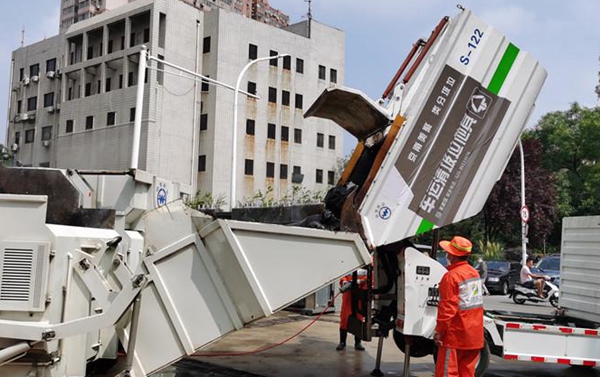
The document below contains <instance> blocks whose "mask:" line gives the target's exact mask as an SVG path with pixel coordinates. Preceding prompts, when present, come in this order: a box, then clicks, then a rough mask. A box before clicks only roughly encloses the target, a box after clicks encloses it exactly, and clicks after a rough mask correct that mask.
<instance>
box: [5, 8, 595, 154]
mask: <svg viewBox="0 0 600 377" xmlns="http://www.w3.org/2000/svg"><path fill="white" fill-rule="evenodd" d="M60 1H61V0H18V1H7V0H4V1H2V3H1V5H0V20H1V22H0V33H1V35H2V38H1V39H0V142H1V143H4V140H5V127H6V122H7V120H6V112H7V108H8V102H7V96H8V90H9V88H8V86H9V71H10V61H11V52H12V51H13V50H15V49H16V48H18V47H19V46H20V43H21V30H22V29H23V28H24V29H25V44H26V45H27V44H31V43H34V42H37V41H39V40H42V39H44V38H45V37H51V36H53V35H56V34H57V33H58V18H59V6H60ZM270 4H271V6H273V7H275V8H278V9H280V10H281V11H282V12H284V13H286V14H288V15H289V16H290V21H291V22H292V23H294V22H298V21H301V20H303V19H305V17H306V14H307V12H308V2H307V1H305V0H270ZM461 5H462V6H464V7H465V8H470V9H471V10H472V11H473V12H474V14H475V15H476V16H478V17H479V18H481V19H482V20H483V21H484V22H486V23H488V24H490V25H492V26H494V27H495V28H496V29H498V30H500V32H502V33H503V34H505V35H506V36H507V37H508V38H509V39H510V40H511V42H513V43H514V44H515V45H517V47H519V48H520V49H521V50H524V51H529V52H530V53H532V54H533V56H534V57H535V58H537V59H538V60H539V61H540V63H541V65H542V66H543V67H544V68H546V70H547V71H548V78H547V80H546V84H545V85H544V87H543V88H542V92H541V93H540V96H539V97H538V100H537V104H536V109H535V110H534V112H533V114H532V117H531V118H530V120H529V123H528V126H529V127H532V126H534V125H535V124H536V123H537V121H538V120H539V119H540V117H541V116H542V115H544V114H546V113H548V112H551V111H562V110H566V109H568V108H569V106H570V104H571V103H573V102H579V103H580V104H581V105H583V106H589V107H591V106H596V104H597V102H598V99H597V95H596V94H595V92H594V88H595V86H596V85H597V84H598V71H599V70H600V63H599V61H598V57H599V55H600V16H599V15H600V1H598V0H568V1H564V0H562V1H559V0H527V1H523V0H477V1H475V0H471V1H463V2H462V3H461ZM458 12H459V10H458V9H457V8H456V2H454V1H448V0H370V1H368V0H312V13H313V18H314V20H315V21H318V22H321V23H324V24H326V25H329V26H333V27H335V28H338V29H341V30H343V31H344V32H345V33H346V77H345V84H346V86H349V87H353V88H356V89H359V90H362V91H363V92H365V93H366V94H367V95H369V96H370V97H371V98H374V99H377V98H379V97H380V96H381V93H382V92H383V90H384V89H385V87H386V86H387V84H388V83H389V81H390V80H391V78H392V76H393V75H394V74H395V72H396V70H397V69H398V67H399V66H400V64H401V63H402V61H403V60H404V57H405V56H406V55H407V53H408V52H409V50H410V48H411V46H412V44H413V43H414V42H415V41H416V40H417V39H419V38H421V37H423V38H427V37H428V36H429V35H430V33H431V30H433V28H434V27H435V26H436V25H437V24H438V22H439V21H440V19H441V18H442V17H444V16H450V17H454V16H455V15H456V14H458ZM281 52H285V51H281ZM354 143H355V141H354V140H352V139H351V138H350V137H347V138H345V146H344V151H345V153H348V152H349V151H350V150H351V149H352V147H353V146H354Z"/></svg>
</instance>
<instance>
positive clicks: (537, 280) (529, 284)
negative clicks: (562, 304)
mask: <svg viewBox="0 0 600 377" xmlns="http://www.w3.org/2000/svg"><path fill="white" fill-rule="evenodd" d="M532 267H533V258H531V257H528V258H527V262H525V266H523V268H521V285H523V287H525V288H530V289H534V288H536V289H537V292H538V297H540V298H544V286H545V285H546V280H545V277H544V275H538V274H534V273H532V272H531V268H532Z"/></svg>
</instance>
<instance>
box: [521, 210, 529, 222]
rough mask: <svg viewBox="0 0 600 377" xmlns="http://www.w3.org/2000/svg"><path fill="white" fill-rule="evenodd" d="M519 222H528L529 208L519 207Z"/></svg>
mask: <svg viewBox="0 0 600 377" xmlns="http://www.w3.org/2000/svg"><path fill="white" fill-rule="evenodd" d="M520 212H521V221H523V222H524V223H526V222H528V221H529V207H527V206H523V207H521V211H520Z"/></svg>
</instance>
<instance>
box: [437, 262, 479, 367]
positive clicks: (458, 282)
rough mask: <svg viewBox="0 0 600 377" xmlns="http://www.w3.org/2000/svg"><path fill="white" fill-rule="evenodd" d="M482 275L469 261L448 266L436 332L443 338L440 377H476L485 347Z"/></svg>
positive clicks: (441, 283)
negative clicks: (476, 370)
mask: <svg viewBox="0 0 600 377" xmlns="http://www.w3.org/2000/svg"><path fill="white" fill-rule="evenodd" d="M481 284H482V283H481V279H480V277H479V273H478V272H477V270H475V269H474V268H473V267H471V266H470V265H469V264H468V263H467V262H466V261H462V262H458V263H454V264H451V265H449V266H448V272H447V273H446V274H445V275H444V277H443V278H442V281H441V282H440V304H439V307H438V315H437V326H436V329H435V331H436V332H438V333H439V334H440V335H441V341H442V346H441V347H439V348H438V358H437V363H436V368H435V376H436V377H454V376H457V377H473V376H474V375H475V366H476V364H477V360H478V357H479V351H480V350H481V349H482V348H483V295H482V289H483V288H482V286H481Z"/></svg>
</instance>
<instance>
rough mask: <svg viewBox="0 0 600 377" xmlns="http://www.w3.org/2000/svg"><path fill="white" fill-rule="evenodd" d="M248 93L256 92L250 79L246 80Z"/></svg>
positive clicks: (254, 85)
mask: <svg viewBox="0 0 600 377" xmlns="http://www.w3.org/2000/svg"><path fill="white" fill-rule="evenodd" d="M248 93H250V94H256V83H255V82H252V81H248Z"/></svg>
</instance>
